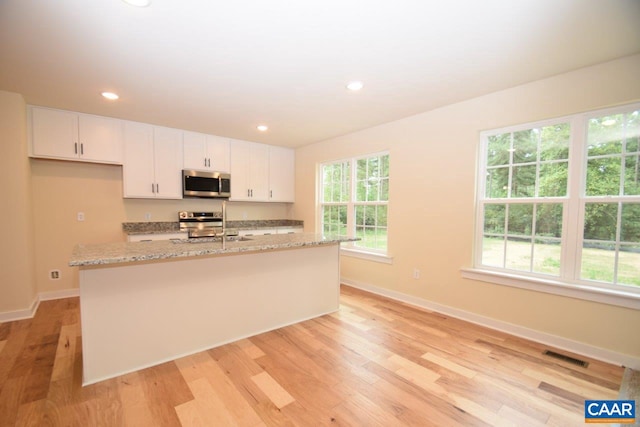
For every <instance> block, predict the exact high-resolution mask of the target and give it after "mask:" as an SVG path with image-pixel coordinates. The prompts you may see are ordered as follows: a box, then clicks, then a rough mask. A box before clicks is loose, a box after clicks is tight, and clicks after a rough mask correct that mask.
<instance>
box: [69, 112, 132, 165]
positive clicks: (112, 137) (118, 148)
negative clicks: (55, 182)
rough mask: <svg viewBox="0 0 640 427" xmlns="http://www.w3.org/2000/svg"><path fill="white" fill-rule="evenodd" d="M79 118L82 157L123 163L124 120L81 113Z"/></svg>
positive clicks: (88, 159)
mask: <svg viewBox="0 0 640 427" xmlns="http://www.w3.org/2000/svg"><path fill="white" fill-rule="evenodd" d="M78 120H79V125H78V129H79V131H78V135H79V137H78V142H79V144H80V149H79V151H80V158H81V159H82V160H86V161H94V162H105V163H117V164H121V163H122V121H120V120H116V119H111V118H108V117H99V116H91V115H88V114H80V115H79V116H78Z"/></svg>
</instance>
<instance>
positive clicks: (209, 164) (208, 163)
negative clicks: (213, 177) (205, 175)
mask: <svg viewBox="0 0 640 427" xmlns="http://www.w3.org/2000/svg"><path fill="white" fill-rule="evenodd" d="M207 167H211V159H210V158H209V159H207Z"/></svg>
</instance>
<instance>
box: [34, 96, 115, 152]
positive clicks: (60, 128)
mask: <svg viewBox="0 0 640 427" xmlns="http://www.w3.org/2000/svg"><path fill="white" fill-rule="evenodd" d="M28 113H29V120H30V123H31V127H30V130H31V152H30V154H31V156H33V157H44V158H54V159H64V160H76V161H84V162H95V163H115V164H122V121H121V120H117V119H112V118H109V117H100V116H93V115H90V114H81V113H74V112H71V111H62V110H53V109H50V108H41V107H29V109H28Z"/></svg>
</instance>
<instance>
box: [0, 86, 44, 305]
mask: <svg viewBox="0 0 640 427" xmlns="http://www.w3.org/2000/svg"><path fill="white" fill-rule="evenodd" d="M25 117H26V109H25V103H24V99H23V98H22V96H20V95H18V94H15V93H9V92H3V91H0V199H2V201H3V204H2V208H1V209H2V216H1V218H2V224H3V229H4V230H3V233H2V243H0V260H2V269H1V270H0V313H2V312H10V311H16V310H24V309H25V308H28V307H30V306H31V304H32V303H33V301H34V298H35V295H36V285H35V278H34V273H33V265H34V257H33V249H34V240H33V227H32V215H31V198H30V191H29V189H30V170H29V160H28V158H27V127H26V121H25V120H26V119H25Z"/></svg>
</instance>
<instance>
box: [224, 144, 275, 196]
mask: <svg viewBox="0 0 640 427" xmlns="http://www.w3.org/2000/svg"><path fill="white" fill-rule="evenodd" d="M251 145H252V147H251V164H250V166H249V182H250V186H251V193H250V194H251V200H254V201H256V202H266V201H268V200H269V146H268V145H265V144H251ZM232 178H233V177H232Z"/></svg>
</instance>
